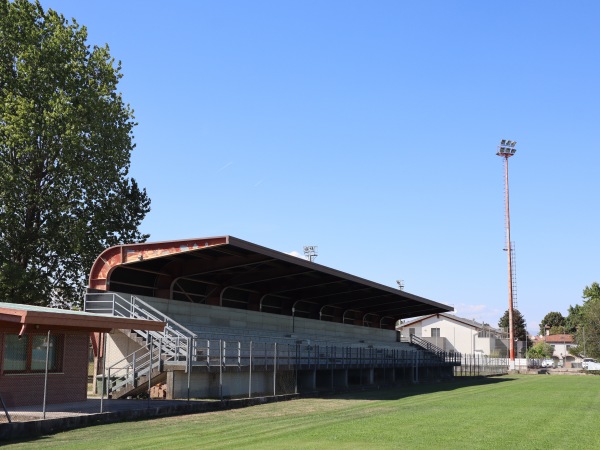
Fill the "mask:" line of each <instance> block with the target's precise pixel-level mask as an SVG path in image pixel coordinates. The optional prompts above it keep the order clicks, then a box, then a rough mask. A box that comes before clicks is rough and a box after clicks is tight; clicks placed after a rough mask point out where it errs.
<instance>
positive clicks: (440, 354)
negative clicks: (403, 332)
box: [409, 334, 461, 366]
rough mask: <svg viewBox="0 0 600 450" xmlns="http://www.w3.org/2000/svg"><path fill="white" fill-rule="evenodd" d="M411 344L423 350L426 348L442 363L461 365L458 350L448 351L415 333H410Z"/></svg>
mask: <svg viewBox="0 0 600 450" xmlns="http://www.w3.org/2000/svg"><path fill="white" fill-rule="evenodd" d="M409 342H410V345H414V346H416V347H419V348H420V349H421V350H425V351H426V352H427V353H428V354H430V355H432V356H433V357H434V358H436V359H438V360H439V361H440V362H442V363H448V364H450V365H453V366H460V361H461V354H460V353H457V352H446V351H444V350H442V349H441V348H439V347H437V346H435V345H433V344H432V343H431V342H429V341H426V340H425V339H421V338H420V337H418V336H415V335H414V334H411V335H410V341H409Z"/></svg>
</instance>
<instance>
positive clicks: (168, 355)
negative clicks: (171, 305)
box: [85, 293, 197, 394]
mask: <svg viewBox="0 0 600 450" xmlns="http://www.w3.org/2000/svg"><path fill="white" fill-rule="evenodd" d="M85 310H86V311H87V312H93V313H99V314H110V315H112V316H116V317H127V318H133V319H145V320H156V321H160V322H165V323H166V325H165V328H164V330H163V331H162V332H161V331H147V330H133V331H134V333H135V334H136V335H138V336H139V337H141V338H142V339H143V347H142V348H141V349H138V350H136V351H134V352H133V353H130V354H129V355H127V356H125V357H124V358H122V359H120V360H119V361H117V362H115V363H113V364H112V365H111V366H110V367H109V368H108V382H107V383H108V384H107V394H108V393H110V392H112V391H117V390H119V389H121V388H123V387H125V386H131V387H137V385H138V382H139V380H140V378H142V377H144V376H149V377H152V370H153V369H155V368H156V369H157V371H158V372H161V371H162V363H163V362H164V361H175V362H181V361H187V360H188V352H189V351H190V350H191V352H192V353H191V354H192V355H195V354H196V350H195V349H194V348H193V347H192V346H193V345H195V342H196V338H197V335H196V334H195V333H193V332H192V331H191V330H189V329H187V328H186V327H184V326H183V325H181V324H180V323H178V322H177V321H175V320H173V319H171V318H170V317H169V316H167V315H166V314H164V313H162V312H160V311H159V310H157V309H156V308H154V307H152V306H151V305H149V304H148V303H146V302H144V301H143V300H141V299H140V298H138V297H136V296H134V295H132V296H130V298H127V297H125V296H123V295H121V294H117V293H90V294H87V295H86V297H85ZM190 340H191V343H192V346H190V345H189V344H190ZM152 342H158V347H153V346H152ZM190 356H191V355H190ZM186 366H187V364H186Z"/></svg>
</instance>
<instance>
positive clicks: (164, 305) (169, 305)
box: [139, 296, 396, 343]
mask: <svg viewBox="0 0 600 450" xmlns="http://www.w3.org/2000/svg"><path fill="white" fill-rule="evenodd" d="M139 297H140V298H141V299H142V300H143V301H145V302H146V303H149V304H150V305H152V306H153V307H154V308H156V309H158V310H159V311H161V312H162V313H163V314H166V315H167V316H169V317H170V318H172V319H174V320H176V321H177V322H179V323H181V324H182V325H184V326H186V327H188V328H193V329H194V330H201V329H202V327H212V328H216V327H218V328H232V329H240V330H241V329H252V330H263V331H265V332H268V333H280V334H281V335H282V336H284V335H292V334H293V335H295V336H299V337H319V338H320V339H323V340H326V339H331V340H346V341H354V342H359V341H360V340H365V341H374V342H389V343H393V342H396V331H395V330H382V329H379V328H369V327H361V326H356V325H348V324H341V323H334V322H327V321H319V320H314V319H305V318H301V317H295V318H292V317H289V316H283V315H279V314H271V313H266V312H257V311H246V310H240V309H233V308H224V307H220V306H211V305H202V304H196V303H186V302H182V301H179V300H167V299H160V298H155V297H143V296H139Z"/></svg>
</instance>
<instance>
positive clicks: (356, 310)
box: [342, 309, 363, 323]
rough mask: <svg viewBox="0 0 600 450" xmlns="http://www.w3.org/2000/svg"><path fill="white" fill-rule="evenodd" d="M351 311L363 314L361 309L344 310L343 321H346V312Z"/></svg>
mask: <svg viewBox="0 0 600 450" xmlns="http://www.w3.org/2000/svg"><path fill="white" fill-rule="evenodd" d="M350 311H354V312H357V313H360V314H363V312H362V311H359V310H358V309H347V310H345V311H344V314H342V323H346V313H347V312H350Z"/></svg>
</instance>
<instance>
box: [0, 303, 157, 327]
mask: <svg viewBox="0 0 600 450" xmlns="http://www.w3.org/2000/svg"><path fill="white" fill-rule="evenodd" d="M0 326H2V329H3V330H8V331H14V330H20V331H21V332H30V331H32V330H35V331H40V332H41V331H48V330H67V331H87V332H108V331H110V330H113V329H137V330H149V331H162V330H163V329H164V327H165V323H164V322H158V321H154V320H143V319H129V318H125V317H115V316H111V315H107V314H94V313H89V312H84V311H71V310H66V309H57V308H46V307H43V306H33V305H22V304H18V303H0Z"/></svg>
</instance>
